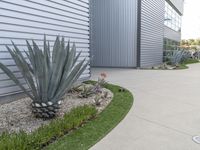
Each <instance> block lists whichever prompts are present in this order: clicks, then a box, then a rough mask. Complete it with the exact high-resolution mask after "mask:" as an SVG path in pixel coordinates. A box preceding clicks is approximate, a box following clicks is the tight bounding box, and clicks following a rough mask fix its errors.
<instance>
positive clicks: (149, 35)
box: [140, 0, 165, 67]
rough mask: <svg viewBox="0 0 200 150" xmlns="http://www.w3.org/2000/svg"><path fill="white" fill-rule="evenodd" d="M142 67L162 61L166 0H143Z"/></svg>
mask: <svg viewBox="0 0 200 150" xmlns="http://www.w3.org/2000/svg"><path fill="white" fill-rule="evenodd" d="M141 5H142V6H141V7H142V10H141V62H140V65H141V67H150V66H154V65H158V64H161V63H162V60H163V37H164V11H165V8H164V7H165V1H164V0H142V4H141Z"/></svg>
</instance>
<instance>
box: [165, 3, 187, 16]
mask: <svg viewBox="0 0 200 150" xmlns="http://www.w3.org/2000/svg"><path fill="white" fill-rule="evenodd" d="M166 1H168V2H171V3H172V4H173V5H174V7H175V8H176V10H177V11H178V12H179V13H180V14H183V8H184V0H166Z"/></svg>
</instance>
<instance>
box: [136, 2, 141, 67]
mask: <svg viewBox="0 0 200 150" xmlns="http://www.w3.org/2000/svg"><path fill="white" fill-rule="evenodd" d="M137 9H138V11H137V68H140V67H141V12H142V0H138V6H137Z"/></svg>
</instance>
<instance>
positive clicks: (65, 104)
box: [0, 88, 113, 133]
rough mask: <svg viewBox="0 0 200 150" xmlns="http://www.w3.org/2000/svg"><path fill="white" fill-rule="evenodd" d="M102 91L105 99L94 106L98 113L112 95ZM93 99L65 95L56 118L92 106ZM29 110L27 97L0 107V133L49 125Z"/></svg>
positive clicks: (74, 94)
mask: <svg viewBox="0 0 200 150" xmlns="http://www.w3.org/2000/svg"><path fill="white" fill-rule="evenodd" d="M102 91H103V93H105V92H106V93H107V97H106V98H103V99H102V101H101V105H100V106H98V107H97V106H96V108H97V110H98V112H101V111H102V110H103V109H105V107H106V106H107V105H108V104H109V103H110V102H111V100H112V98H113V93H112V92H111V91H110V90H108V89H105V88H104V89H103V90H102ZM94 97H95V96H94V95H93V96H90V97H89V98H80V97H79V96H78V93H70V94H66V96H65V98H64V100H63V101H62V104H61V109H60V110H59V112H58V116H57V117H63V115H64V114H65V113H67V112H69V111H70V110H71V109H72V108H75V107H78V106H83V105H94V104H95V102H94ZM31 110H32V109H31V99H30V98H28V97H27V98H23V99H19V100H17V101H14V102H11V103H7V104H3V105H0V133H2V132H4V131H8V132H10V133H11V132H19V131H21V130H23V131H25V132H27V133H31V132H33V131H35V130H36V129H38V128H39V127H41V126H42V125H46V124H48V123H50V121H51V120H43V119H38V118H35V117H34V115H33V114H32V112H31Z"/></svg>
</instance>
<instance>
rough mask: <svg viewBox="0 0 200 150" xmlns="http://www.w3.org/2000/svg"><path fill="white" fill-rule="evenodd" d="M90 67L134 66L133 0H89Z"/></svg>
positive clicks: (135, 19)
mask: <svg viewBox="0 0 200 150" xmlns="http://www.w3.org/2000/svg"><path fill="white" fill-rule="evenodd" d="M91 18H92V20H91V23H92V25H91V27H92V28H91V29H92V35H91V37H92V40H91V53H92V57H93V58H92V64H93V66H97V67H136V37H137V24H136V23H137V1H135V0H92V1H91Z"/></svg>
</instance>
